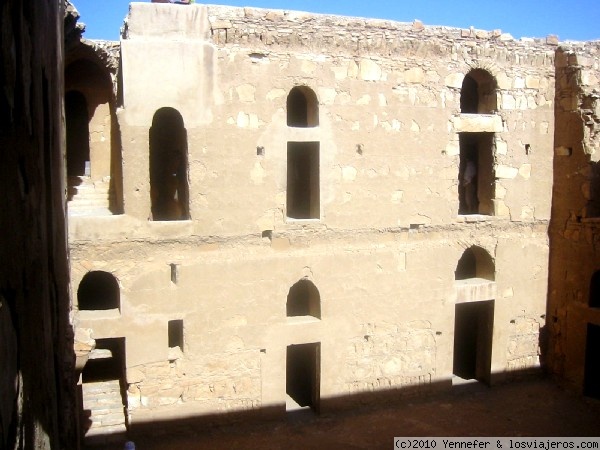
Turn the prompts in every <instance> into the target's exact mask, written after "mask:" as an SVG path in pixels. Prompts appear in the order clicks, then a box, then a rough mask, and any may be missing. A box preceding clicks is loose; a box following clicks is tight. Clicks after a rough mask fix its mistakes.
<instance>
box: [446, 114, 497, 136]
mask: <svg viewBox="0 0 600 450" xmlns="http://www.w3.org/2000/svg"><path fill="white" fill-rule="evenodd" d="M452 126H453V128H454V131H455V132H456V133H501V132H502V131H503V129H504V128H503V125H502V117H500V116H499V115H498V114H458V115H456V116H453V117H452Z"/></svg>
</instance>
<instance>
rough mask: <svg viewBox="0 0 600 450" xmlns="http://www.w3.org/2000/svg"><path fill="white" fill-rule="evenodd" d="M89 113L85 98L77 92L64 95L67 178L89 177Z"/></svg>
mask: <svg viewBox="0 0 600 450" xmlns="http://www.w3.org/2000/svg"><path fill="white" fill-rule="evenodd" d="M89 121H90V117H89V112H88V104H87V100H86V98H85V96H84V95H83V94H82V93H81V92H79V91H69V92H67V93H66V94H65V128H66V138H67V176H68V177H77V176H89V175H90V168H89V164H90V130H89Z"/></svg>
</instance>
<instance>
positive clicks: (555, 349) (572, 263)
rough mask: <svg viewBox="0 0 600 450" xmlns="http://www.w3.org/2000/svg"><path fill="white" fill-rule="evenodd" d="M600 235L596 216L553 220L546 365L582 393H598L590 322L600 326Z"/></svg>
mask: <svg viewBox="0 0 600 450" xmlns="http://www.w3.org/2000/svg"><path fill="white" fill-rule="evenodd" d="M599 237H600V224H599V223H598V222H597V219H589V220H586V219H584V220H582V221H579V222H576V221H572V222H571V221H569V222H567V224H566V227H565V226H564V224H556V226H555V227H553V228H551V232H550V240H551V242H552V246H553V251H552V253H551V257H550V283H549V295H548V319H549V320H548V324H549V330H548V331H549V332H548V352H547V354H548V361H547V367H548V369H549V371H550V372H552V373H553V374H555V375H557V376H558V377H559V378H560V379H561V380H562V382H563V383H565V384H566V385H567V386H569V387H571V388H574V389H575V390H577V391H579V392H581V393H584V394H589V392H586V391H589V390H591V391H598V392H600V370H599V371H598V372H597V373H593V372H594V367H595V366H597V365H598V364H599V363H598V362H597V361H598V358H597V357H596V356H595V355H596V353H597V349H596V350H594V346H596V345H598V344H600V343H599V342H594V338H593V327H595V326H600V253H599V252H598V251H597V249H596V245H597V244H598V242H600V240H599ZM590 328H592V330H591V331H590ZM590 345H591V347H590ZM590 352H591V353H590ZM589 371H591V372H589ZM587 372H589V373H587ZM593 396H595V397H598V398H600V394H598V395H593Z"/></svg>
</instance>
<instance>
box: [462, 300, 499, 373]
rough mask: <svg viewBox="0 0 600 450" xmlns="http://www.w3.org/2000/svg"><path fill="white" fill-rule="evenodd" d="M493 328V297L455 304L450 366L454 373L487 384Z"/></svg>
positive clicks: (489, 371)
mask: <svg viewBox="0 0 600 450" xmlns="http://www.w3.org/2000/svg"><path fill="white" fill-rule="evenodd" d="M493 328H494V300H486V301H478V302H468V303H458V304H456V305H455V318H454V361H453V369H452V373H453V374H454V375H455V376H457V377H459V378H462V379H465V380H473V379H474V380H477V381H481V382H483V383H485V384H488V385H489V384H490V381H491V365H492V338H493V335H492V333H493Z"/></svg>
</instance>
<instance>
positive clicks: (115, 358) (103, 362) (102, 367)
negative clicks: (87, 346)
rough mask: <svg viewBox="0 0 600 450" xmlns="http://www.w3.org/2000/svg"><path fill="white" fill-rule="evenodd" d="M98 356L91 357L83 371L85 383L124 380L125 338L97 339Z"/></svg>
mask: <svg viewBox="0 0 600 450" xmlns="http://www.w3.org/2000/svg"><path fill="white" fill-rule="evenodd" d="M95 352H96V353H97V355H98V357H94V358H93V359H91V358H90V359H89V360H88V362H87V363H86V364H85V367H84V369H83V372H82V373H81V376H82V381H83V382H84V383H90V382H96V381H109V380H122V379H123V377H124V375H125V338H107V339H96V348H95Z"/></svg>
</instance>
